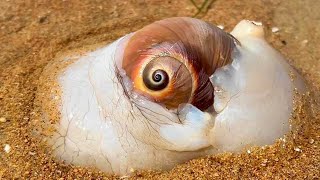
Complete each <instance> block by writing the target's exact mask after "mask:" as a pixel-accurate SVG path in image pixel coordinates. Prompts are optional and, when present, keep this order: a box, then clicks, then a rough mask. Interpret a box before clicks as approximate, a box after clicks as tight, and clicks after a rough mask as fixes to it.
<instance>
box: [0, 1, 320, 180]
mask: <svg viewBox="0 0 320 180" xmlns="http://www.w3.org/2000/svg"><path fill="white" fill-rule="evenodd" d="M319 8H320V1H318V0H305V1H301V0H290V1H281V0H271V1H266V0H245V1H238V0H228V1H226V0H217V1H215V2H214V3H213V4H212V5H211V7H210V9H209V10H208V12H207V14H206V15H203V16H199V18H201V19H203V20H205V21H208V22H210V23H213V24H216V25H223V26H224V27H225V29H226V30H227V31H230V30H231V29H232V28H233V27H234V25H235V24H236V23H237V22H239V21H240V20H241V19H250V20H255V21H262V22H263V24H264V25H265V26H266V27H265V30H266V37H267V40H268V41H269V42H270V43H271V44H272V45H273V46H274V47H275V48H277V49H278V50H280V51H281V53H283V54H284V55H285V56H286V57H288V61H289V62H290V63H291V64H292V65H293V66H295V67H296V68H297V69H298V70H299V71H300V72H301V73H302V74H303V76H304V77H305V79H306V81H307V83H308V84H309V87H310V89H309V92H308V93H306V94H305V95H303V96H302V97H301V98H300V99H298V100H297V102H296V105H297V106H296V109H295V113H294V114H293V118H292V122H293V131H292V132H291V133H289V134H288V135H286V137H285V138H283V139H280V140H278V141H277V142H276V143H275V144H274V145H272V146H265V147H256V148H254V147H253V148H250V149H246V150H244V151H243V153H240V154H231V153H226V154H221V155H216V156H208V157H204V158H199V159H195V160H192V161H190V162H186V163H185V164H182V165H178V166H177V167H175V168H174V169H173V170H171V171H168V172H152V171H145V172H135V173H134V176H133V177H132V178H133V179H136V178H141V179H189V178H199V179H213V178H214V179H240V178H252V179H271V178H274V179H317V178H319V177H320V148H319V141H320V91H319V90H320V44H319V41H320V12H319V11H318V9H319ZM195 13H196V8H195V7H194V6H193V5H192V4H191V3H190V1H187V0H184V1H171V0H164V1H162V0H161V1H160V0H145V1H144V0H130V1H122V0H113V1H111V2H110V1H101V0H96V1H88V0H84V1H81V2H80V1H76V0H66V1H50V2H49V1H44V0H30V1H25V2H24V1H21V0H7V1H1V2H0V50H1V51H0V145H1V149H0V179H12V178H23V179H30V178H34V179H59V178H63V179H82V178H86V179H106V178H118V177H115V176H110V175H107V174H104V173H103V172H99V171H98V170H95V169H89V168H81V167H75V166H71V165H66V164H63V163H62V162H57V161H55V160H54V159H53V158H52V157H51V156H50V151H48V148H47V147H46V146H45V144H44V143H43V142H42V141H41V138H39V136H37V135H36V134H35V133H34V132H35V131H34V129H35V128H37V124H39V122H37V120H38V119H39V114H38V111H37V108H38V107H37V104H36V102H35V97H36V93H37V90H38V87H39V86H38V83H39V78H40V77H41V74H42V72H43V71H44V68H45V66H46V65H47V64H48V63H50V62H52V60H53V59H54V57H55V56H56V55H57V54H59V53H61V52H66V51H69V50H72V49H76V48H81V47H85V46H88V45H93V44H98V43H99V44H100V43H106V44H107V43H108V42H112V41H113V40H115V39H117V38H119V37H121V36H123V35H124V34H127V33H129V32H132V31H135V30H137V29H139V28H141V27H143V26H144V25H147V24H149V23H151V22H153V21H155V20H159V19H163V18H166V17H172V16H192V15H193V14H195ZM272 27H278V28H279V31H278V32H276V33H272ZM1 118H2V119H1ZM5 145H9V146H10V147H11V149H10V152H9V153H6V152H5V151H4V148H5ZM7 150H8V149H7Z"/></svg>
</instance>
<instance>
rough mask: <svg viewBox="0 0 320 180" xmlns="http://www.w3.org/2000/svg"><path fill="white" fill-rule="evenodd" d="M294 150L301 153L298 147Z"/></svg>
mask: <svg viewBox="0 0 320 180" xmlns="http://www.w3.org/2000/svg"><path fill="white" fill-rule="evenodd" d="M294 150H295V151H297V152H302V150H301V149H300V148H298V147H295V148H294Z"/></svg>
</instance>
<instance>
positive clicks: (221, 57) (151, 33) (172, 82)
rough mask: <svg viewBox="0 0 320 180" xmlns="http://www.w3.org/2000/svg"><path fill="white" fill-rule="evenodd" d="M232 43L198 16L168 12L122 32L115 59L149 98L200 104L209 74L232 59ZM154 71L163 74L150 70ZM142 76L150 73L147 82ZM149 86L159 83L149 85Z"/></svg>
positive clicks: (206, 95)
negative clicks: (118, 56) (130, 32)
mask: <svg viewBox="0 0 320 180" xmlns="http://www.w3.org/2000/svg"><path fill="white" fill-rule="evenodd" d="M235 44H236V40H235V38H233V37H232V36H231V35H230V34H228V33H226V32H224V31H222V30H221V29H219V28H218V27H215V26H212V25H210V24H208V23H206V22H204V21H201V20H197V19H193V18H187V17H177V18H169V19H164V20H161V21H157V22H155V23H153V24H150V25H148V26H145V27H144V28H142V29H140V30H138V31H136V32H135V33H134V34H133V35H132V36H131V37H130V38H128V40H127V42H126V45H125V46H124V52H123V55H122V63H121V64H122V69H123V70H124V71H125V72H126V75H127V76H128V77H129V78H130V79H131V81H132V82H133V87H134V90H136V91H138V92H139V93H141V94H143V95H145V96H147V97H148V98H150V99H151V100H153V101H155V102H158V103H163V104H164V105H165V106H166V107H167V108H168V109H174V108H178V106H179V105H180V104H183V103H191V104H193V105H194V106H196V107H198V108H199V109H201V110H205V109H207V108H208V107H209V106H211V105H212V104H213V99H214V88H213V86H212V84H211V82H210V80H209V76H211V75H212V74H213V73H214V72H215V70H216V69H217V68H219V67H222V66H224V65H226V64H228V63H230V62H231V61H232V59H231V55H232V52H233V49H234V47H235ZM149 63H152V65H153V66H150V65H149V66H148V64H149ZM146 67H147V68H146ZM144 70H148V71H150V72H148V73H145V72H144ZM155 71H157V72H160V71H161V72H162V71H164V72H165V73H166V74H164V73H163V72H162V74H161V73H160V75H159V73H158V74H157V76H156V75H154V74H155V73H154V72H155ZM146 74H147V75H146ZM153 75H154V76H153ZM145 76H148V77H149V78H152V79H151V80H152V83H153V84H152V85H145V83H146V81H147V80H145V79H146V77H145ZM166 77H167V79H169V83H168V84H160V85H159V83H163V82H164V83H167V81H166V80H165V81H164V80H163V78H166ZM147 82H148V83H150V81H147ZM155 86H157V87H161V88H162V89H161V88H160V90H159V88H158V89H156V90H155V89H153V88H151V89H150V87H155Z"/></svg>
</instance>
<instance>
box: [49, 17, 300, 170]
mask: <svg viewBox="0 0 320 180" xmlns="http://www.w3.org/2000/svg"><path fill="white" fill-rule="evenodd" d="M73 57H75V58H74V59H75V60H74V61H73V62H72V63H70V64H69V65H68V66H67V67H65V68H64V69H62V70H61V71H59V73H55V74H54V75H52V76H53V79H55V81H56V83H57V84H58V87H59V91H57V93H55V94H54V95H55V96H59V99H60V101H59V103H58V105H56V106H55V107H52V108H55V109H57V111H58V112H59V118H58V119H59V120H58V121H56V122H55V123H53V126H54V129H55V130H54V131H53V133H52V136H50V137H49V138H48V145H49V146H50V147H52V149H53V155H54V156H55V157H56V158H57V159H60V160H63V161H65V162H67V163H72V164H75V165H81V166H90V167H96V168H98V169H100V170H103V171H105V172H109V173H115V174H127V173H130V172H131V171H132V170H141V169H155V170H166V169H170V168H172V167H173V166H174V165H176V164H179V163H182V162H185V161H187V160H189V159H192V158H196V157H200V156H203V155H208V154H215V153H218V152H224V151H233V152H234V151H241V150H242V149H243V148H244V147H247V146H250V145H267V144H272V143H273V142H274V141H275V140H276V139H277V138H280V137H282V136H283V135H284V134H285V133H287V132H288V130H289V118H290V114H291V112H292V108H293V100H294V93H295V91H294V90H295V88H296V89H298V91H303V88H304V87H305V85H304V83H303V80H302V79H301V77H300V76H299V74H297V72H296V71H295V70H294V69H293V68H292V67H291V66H290V65H289V64H287V62H286V61H285V59H284V58H283V57H282V56H281V55H280V54H279V53H278V52H276V51H275V50H274V49H273V48H272V47H271V46H270V45H268V43H267V42H266V41H265V40H264V37H263V29H262V26H258V25H255V24H254V23H252V22H249V21H241V22H240V23H239V24H238V25H237V26H236V27H235V28H234V30H233V31H232V32H231V33H230V34H228V33H226V32H223V31H222V30H220V29H219V28H217V27H215V26H212V25H210V24H208V23H205V22H203V21H200V20H197V19H192V18H169V19H165V20H162V21H158V22H155V23H153V24H151V25H148V26H146V27H144V28H142V29H141V30H138V31H137V32H134V33H131V34H128V35H126V36H124V37H122V38H120V39H119V40H117V41H115V42H113V43H111V44H110V45H107V46H105V47H102V48H99V49H97V50H95V51H93V52H88V53H86V54H84V55H80V56H76V55H74V56H73ZM293 76H294V78H293ZM44 103H45V102H44Z"/></svg>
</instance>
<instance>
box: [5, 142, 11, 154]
mask: <svg viewBox="0 0 320 180" xmlns="http://www.w3.org/2000/svg"><path fill="white" fill-rule="evenodd" d="M4 151H5V152H6V153H9V152H10V151H11V146H10V145H9V144H5V145H4Z"/></svg>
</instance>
